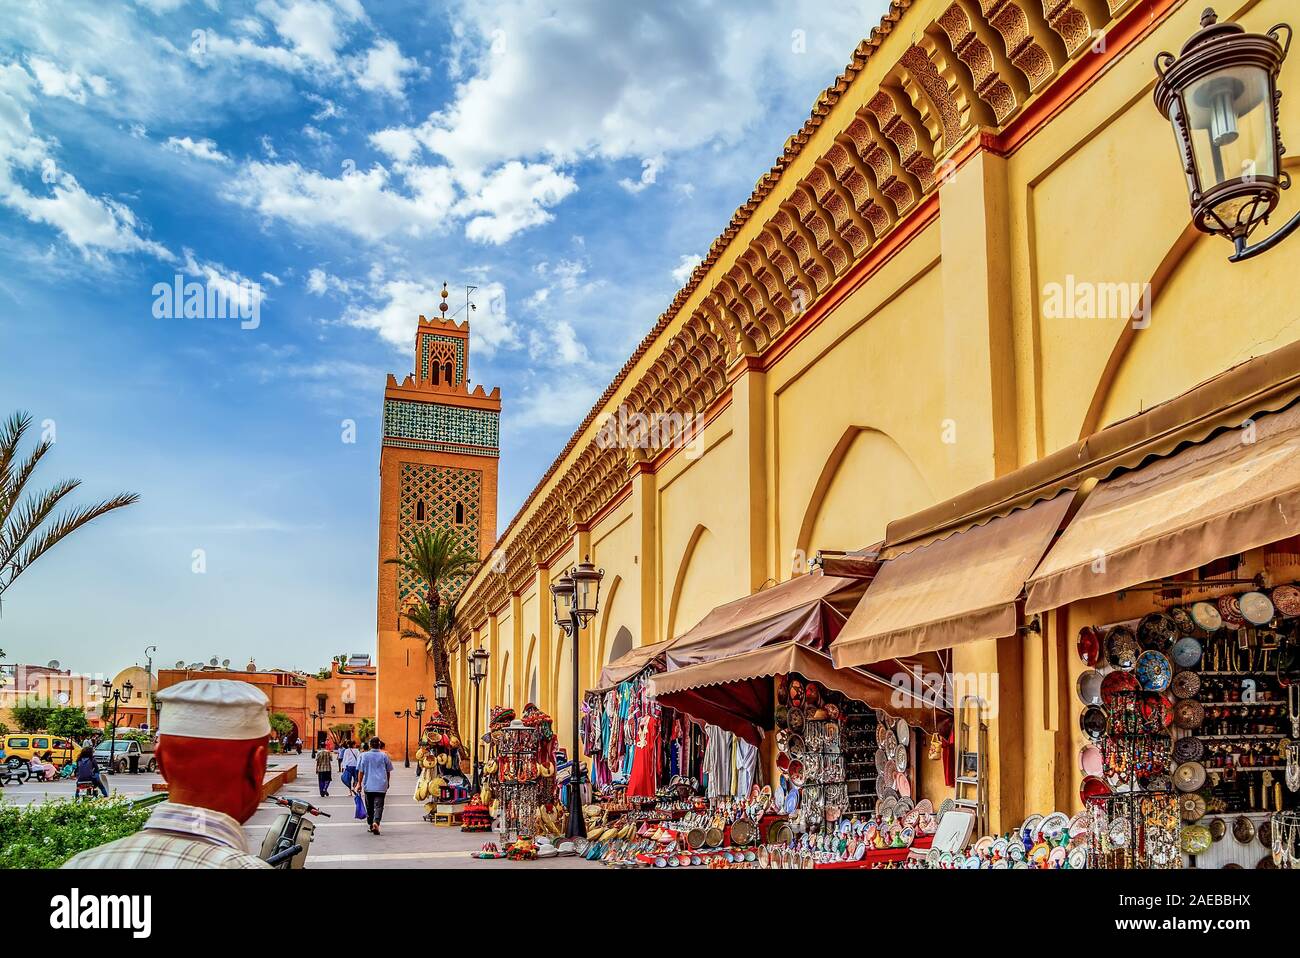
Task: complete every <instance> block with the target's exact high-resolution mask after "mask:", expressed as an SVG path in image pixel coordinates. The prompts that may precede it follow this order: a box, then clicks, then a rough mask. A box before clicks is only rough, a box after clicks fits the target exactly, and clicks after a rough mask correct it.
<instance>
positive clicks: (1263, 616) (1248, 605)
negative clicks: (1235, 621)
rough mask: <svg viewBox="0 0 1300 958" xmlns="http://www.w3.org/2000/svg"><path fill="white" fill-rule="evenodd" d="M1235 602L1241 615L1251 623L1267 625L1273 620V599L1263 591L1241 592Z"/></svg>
mask: <svg viewBox="0 0 1300 958" xmlns="http://www.w3.org/2000/svg"><path fill="white" fill-rule="evenodd" d="M1237 604H1238V605H1239V606H1240V607H1241V617H1242V618H1243V619H1245V620H1246V621H1247V622H1249V623H1250V624H1251V625H1268V623H1269V622H1271V621H1272V620H1273V600H1272V599H1270V598H1269V597H1268V596H1266V595H1265V594H1264V593H1263V592H1243V593H1242V595H1241V598H1240V599H1238V600H1237Z"/></svg>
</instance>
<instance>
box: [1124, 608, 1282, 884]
mask: <svg viewBox="0 0 1300 958" xmlns="http://www.w3.org/2000/svg"><path fill="white" fill-rule="evenodd" d="M1297 616H1300V589H1297V588H1296V587H1295V586H1293V585H1281V586H1278V587H1277V588H1275V589H1273V590H1272V591H1271V593H1270V592H1269V591H1266V590H1260V589H1251V590H1248V591H1244V592H1241V593H1239V594H1233V595H1222V596H1219V597H1218V598H1217V599H1215V600H1214V601H1202V602H1195V603H1192V604H1190V605H1187V606H1174V607H1171V608H1169V609H1167V610H1165V611H1164V612H1163V613H1157V614H1156V615H1155V617H1156V618H1160V619H1163V620H1166V621H1167V622H1168V623H1169V624H1170V627H1171V628H1172V629H1173V631H1174V633H1175V639H1174V642H1173V645H1172V648H1171V650H1170V652H1169V655H1170V658H1171V660H1172V661H1173V664H1174V667H1175V669H1176V671H1175V674H1174V676H1173V680H1172V682H1171V689H1172V691H1173V694H1174V695H1175V697H1176V699H1177V703H1176V706H1175V713H1174V726H1175V740H1174V760H1175V763H1176V768H1175V769H1174V773H1173V781H1174V785H1175V786H1176V788H1177V789H1178V790H1179V792H1180V793H1181V799H1180V813H1181V816H1182V819H1183V823H1184V824H1183V832H1182V843H1181V844H1182V851H1183V853H1184V855H1185V856H1186V862H1187V864H1189V865H1193V866H1195V867H1213V866H1215V865H1223V866H1224V867H1250V866H1254V867H1259V868H1271V867H1274V865H1275V856H1274V855H1273V849H1272V847H1271V832H1272V819H1271V817H1270V816H1272V815H1274V814H1277V813H1281V812H1284V811H1287V810H1289V809H1292V808H1294V807H1295V805H1296V799H1295V797H1294V796H1293V795H1291V794H1289V793H1290V792H1294V791H1295V790H1296V789H1297V788H1300V754H1297V753H1298V752H1300V749H1297V748H1296V747H1295V746H1294V744H1293V743H1294V742H1295V741H1296V740H1297V738H1300V668H1298V667H1297V666H1298V665H1300V663H1297V653H1296V646H1297V624H1298V621H1300V620H1298V619H1297ZM1151 618H1153V617H1152V616H1148V617H1147V619H1151ZM1147 619H1144V620H1143V621H1144V622H1145V621H1147ZM1225 839H1227V841H1225ZM1256 842H1258V843H1259V844H1258V845H1256ZM1221 843H1222V844H1221ZM1260 846H1262V847H1260Z"/></svg>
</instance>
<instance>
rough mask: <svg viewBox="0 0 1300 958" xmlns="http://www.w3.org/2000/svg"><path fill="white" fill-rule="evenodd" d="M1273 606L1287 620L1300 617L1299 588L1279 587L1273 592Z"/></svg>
mask: <svg viewBox="0 0 1300 958" xmlns="http://www.w3.org/2000/svg"><path fill="white" fill-rule="evenodd" d="M1273 605H1274V606H1275V607H1276V608H1277V610H1278V611H1279V612H1281V613H1282V614H1283V615H1284V616H1286V617H1287V618H1288V619H1291V618H1295V617H1296V616H1298V615H1300V588H1297V587H1296V586H1293V585H1280V586H1278V587H1277V588H1276V589H1274V590H1273Z"/></svg>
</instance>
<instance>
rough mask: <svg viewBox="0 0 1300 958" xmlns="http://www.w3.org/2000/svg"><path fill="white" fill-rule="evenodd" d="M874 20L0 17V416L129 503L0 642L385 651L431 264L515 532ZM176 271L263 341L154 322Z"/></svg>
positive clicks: (291, 661) (177, 4)
mask: <svg viewBox="0 0 1300 958" xmlns="http://www.w3.org/2000/svg"><path fill="white" fill-rule="evenodd" d="M884 6H885V4H884V2H883V0H863V2H857V3H844V4H837V5H835V6H834V9H833V10H829V11H828V10H827V9H825V5H823V4H819V3H814V2H811V0H799V2H785V3H778V2H776V0H767V2H733V3H704V2H700V3H654V4H645V5H644V8H637V7H636V6H634V5H632V4H628V3H623V2H617V0H608V2H581V0H573V2H551V3H543V2H537V0H463V2H455V3H449V4H428V3H407V2H396V0H395V2H384V3H378V2H373V0H372V2H368V3H365V4H364V5H363V3H362V0H261V2H252V3H239V2H231V0H220V2H218V0H207V2H205V0H188V2H187V0H147V2H146V0H139V2H136V3H130V2H120V3H119V2H112V3H81V4H77V3H61V2H56V0H44V2H38V0H30V2H23V0H5V2H4V3H3V7H4V14H3V16H0V413H6V414H7V412H8V411H11V410H13V409H24V410H27V411H28V412H30V413H31V414H32V416H33V417H34V419H35V428H36V430H37V431H39V430H41V429H42V428H43V427H44V428H49V429H52V430H53V434H54V438H55V440H56V444H55V447H54V449H53V450H52V451H51V453H50V454H49V455H48V456H47V457H46V459H45V463H44V466H43V470H42V473H41V474H39V478H43V480H44V483H45V484H48V483H50V482H52V481H53V480H55V479H60V478H64V477H68V476H75V477H79V478H81V479H82V480H83V483H84V484H83V486H82V488H81V490H79V493H78V494H79V495H80V497H81V499H82V500H83V501H87V500H91V499H96V498H99V497H103V496H107V495H111V494H113V493H116V492H118V491H122V490H130V491H134V492H138V493H139V494H140V495H141V497H142V500H141V502H140V503H139V504H138V505H135V506H133V507H131V508H130V509H128V510H126V511H123V512H119V513H118V514H116V515H112V516H109V517H107V518H105V519H103V520H100V521H99V522H98V523H97V524H96V525H94V526H91V527H89V528H87V529H85V530H83V531H82V532H80V533H79V534H77V535H76V536H74V537H73V538H71V539H69V540H67V541H66V542H65V543H63V544H61V545H60V546H58V547H56V549H55V550H53V551H52V552H51V553H49V554H48V555H47V556H46V557H44V558H43V559H42V560H41V561H40V562H39V563H37V564H36V565H35V566H33V567H32V569H31V570H30V571H28V572H26V573H24V575H23V576H22V577H21V578H20V579H19V580H18V581H17V583H16V584H15V585H14V586H13V587H12V588H11V589H10V590H9V592H8V593H7V596H6V600H5V605H4V609H3V613H2V615H0V648H3V649H5V650H6V652H7V653H8V658H9V661H22V662H40V663H43V662H45V661H47V660H49V659H59V660H60V661H61V662H62V663H63V664H64V666H65V667H71V668H74V669H77V670H80V671H89V672H96V671H113V670H116V669H117V668H119V667H121V666H123V665H126V664H130V663H131V662H134V661H137V660H142V652H143V649H144V648H145V647H146V646H148V645H157V646H158V649H159V651H158V655H157V661H158V662H159V663H161V664H162V665H164V666H169V665H171V664H172V663H174V662H176V661H178V660H185V661H195V660H198V659H207V658H209V657H211V656H217V657H219V658H231V659H232V660H235V661H237V662H241V663H242V662H243V661H245V660H246V659H248V658H249V657H252V658H255V659H256V661H257V662H258V664H259V665H260V666H263V667H269V666H281V667H288V668H307V667H316V666H318V665H320V664H323V663H324V662H325V661H326V660H327V659H328V658H329V657H330V656H332V655H334V654H336V653H338V652H345V651H354V650H356V651H366V650H370V649H372V648H373V644H374V618H375V582H376V571H375V562H376V554H377V549H378V545H377V539H376V537H377V523H378V505H377V489H378V455H379V434H378V432H379V425H380V423H379V414H380V407H381V398H382V389H383V384H384V376H385V374H386V373H388V372H393V373H396V374H398V375H399V377H400V376H401V375H404V374H405V373H407V372H409V371H410V369H411V356H410V352H411V346H412V340H413V336H414V328H415V322H416V316H417V314H418V313H419V312H425V313H426V314H430V315H431V314H433V313H435V312H436V306H437V291H438V289H440V287H441V285H442V282H443V281H444V280H445V281H447V282H448V283H449V285H450V287H451V289H452V291H453V292H452V296H451V300H450V301H451V303H452V306H453V309H460V308H462V307H463V304H464V286H465V285H467V284H472V285H475V286H477V287H478V292H477V293H476V294H475V297H474V299H475V303H476V305H477V309H476V311H475V312H474V313H473V314H472V317H471V319H472V327H473V333H472V336H473V339H472V344H471V366H470V378H471V380H472V381H473V382H476V383H482V384H483V385H485V386H486V387H487V388H489V389H490V388H491V387H492V386H500V387H501V390H502V396H503V401H504V409H503V415H502V459H501V490H500V503H499V512H500V515H501V516H502V520H501V525H502V527H503V528H504V524H505V522H506V521H508V519H509V517H510V516H511V515H513V514H514V512H515V511H516V510H517V508H518V507H519V506H520V504H521V503H522V501H523V499H524V497H525V496H526V495H527V494H528V492H529V491H530V490H531V489H532V487H533V485H534V483H535V482H536V479H537V477H538V476H539V475H540V474H541V472H542V471H543V470H544V469H545V468H546V467H547V465H548V464H549V463H550V461H551V460H552V458H553V457H554V456H555V454H556V453H557V452H558V451H559V450H560V448H561V447H562V446H563V444H564V442H565V441H566V439H567V438H568V436H569V434H570V432H571V431H572V429H573V428H574V426H575V425H576V424H577V423H578V422H579V421H580V420H581V419H582V417H583V416H584V415H585V414H586V412H587V410H588V408H589V407H590V404H591V402H592V401H593V400H594V399H595V397H596V396H597V395H598V394H599V392H600V391H601V390H602V389H603V388H604V385H605V384H606V383H607V382H608V380H609V378H610V377H611V376H612V375H613V374H614V373H615V372H616V371H617V369H618V367H619V366H620V365H621V364H622V363H623V361H624V360H625V359H626V358H627V356H628V354H629V353H630V351H631V350H632V348H633V347H634V346H635V344H636V342H637V341H638V340H639V339H640V338H641V336H642V335H644V332H645V331H646V329H647V328H649V326H650V325H651V324H653V322H654V321H655V319H656V318H657V316H658V315H659V313H660V312H661V311H662V310H663V309H664V307H665V306H666V304H667V303H668V301H669V300H670V299H671V298H672V295H673V294H674V292H675V291H676V290H677V289H678V288H679V286H680V285H681V284H682V282H683V281H684V280H685V279H686V276H687V275H688V272H689V268H690V266H691V265H692V264H693V262H694V261H695V259H696V258H698V257H699V255H701V254H702V253H703V252H704V251H705V250H706V249H707V248H708V245H709V243H710V242H711V241H712V240H713V238H714V237H715V236H716V235H717V233H718V232H719V231H720V230H721V228H722V227H723V226H724V225H725V224H726V222H727V220H728V218H729V217H730V216H731V214H732V212H733V211H734V209H735V207H736V206H737V205H739V204H740V203H741V202H743V201H744V200H745V199H746V198H747V197H748V195H749V193H750V191H751V190H752V188H753V184H754V182H755V181H756V179H757V178H758V176H759V175H760V174H761V173H762V172H763V171H765V170H766V169H767V168H768V167H769V166H770V164H771V162H772V160H773V159H774V157H775V156H776V155H777V153H778V152H779V151H780V148H781V146H782V144H783V143H784V141H785V138H786V137H787V136H788V135H789V134H790V133H792V132H794V131H795V129H797V127H798V126H799V125H800V124H801V123H802V122H803V120H804V119H805V118H806V116H807V114H808V111H809V109H810V107H811V105H812V103H813V100H814V99H815V97H816V96H817V94H818V92H820V90H821V89H822V88H823V87H825V86H826V85H827V84H828V83H830V82H831V81H832V80H833V78H834V77H835V75H836V74H837V73H838V72H839V71H840V70H841V69H842V68H843V66H844V64H845V62H847V60H848V58H849V55H850V54H851V52H852V50H853V48H854V46H855V45H856V43H857V42H858V40H859V39H860V38H861V37H862V36H865V35H866V34H867V33H868V32H869V31H870V29H871V28H872V26H874V25H875V23H877V22H878V19H879V16H880V13H881V11H882V10H883V8H884ZM177 274H180V275H182V276H183V277H184V279H185V280H187V281H200V282H206V283H210V284H212V285H214V286H215V285H222V284H224V286H225V287H226V288H238V286H239V284H240V283H245V284H247V283H257V284H259V290H258V291H257V292H255V293H249V294H248V295H249V296H250V297H253V298H255V300H256V302H255V303H253V301H252V300H249V301H248V303H249V306H250V307H251V306H253V305H255V306H256V325H255V327H253V323H252V322H251V321H245V322H243V323H241V322H240V320H239V319H237V318H231V319H197V318H190V319H186V318H173V319H167V318H157V317H156V316H155V315H154V312H155V310H154V303H155V296H154V292H153V291H154V286H155V284H159V283H164V284H170V283H172V282H173V278H174V276H176V275H177ZM245 288H246V289H247V288H249V287H247V286H245ZM244 327H252V328H244ZM347 420H350V421H353V422H355V424H356V433H355V442H351V443H349V442H345V441H344V425H343V424H344V422H345V421H347ZM195 550H202V555H203V558H204V560H205V562H206V571H204V572H202V573H201V574H200V573H196V572H195V571H194V563H195V559H194V556H195Z"/></svg>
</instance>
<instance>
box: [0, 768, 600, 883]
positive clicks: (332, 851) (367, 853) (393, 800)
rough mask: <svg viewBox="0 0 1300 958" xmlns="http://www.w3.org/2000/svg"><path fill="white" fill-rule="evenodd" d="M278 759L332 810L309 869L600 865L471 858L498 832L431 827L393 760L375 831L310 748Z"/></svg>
mask: <svg viewBox="0 0 1300 958" xmlns="http://www.w3.org/2000/svg"><path fill="white" fill-rule="evenodd" d="M272 762H273V764H280V765H283V764H284V763H286V762H288V763H292V764H296V765H297V766H298V778H297V780H296V781H294V782H290V783H289V784H288V785H286V786H284V787H283V788H281V789H280V791H279V792H278V793H277V794H278V795H279V797H281V798H304V799H306V800H307V801H309V802H311V803H312V804H313V805H316V806H317V807H318V808H321V809H323V810H324V811H326V812H328V813H329V814H330V816H331V817H330V818H323V817H321V818H317V819H315V822H316V835H315V839H314V840H313V842H312V846H311V851H310V853H309V855H308V858H307V867H308V868H481V869H487V868H515V869H536V868H601V867H603V866H601V865H599V864H595V863H592V862H587V861H583V860H581V859H578V858H573V857H569V858H551V859H541V860H538V861H533V862H509V861H506V860H504V859H498V860H493V861H482V860H478V859H473V858H470V857H469V853H470V852H471V851H474V850H476V849H478V847H479V846H480V845H482V844H483V842H484V841H487V840H489V839H492V840H496V836H495V835H490V834H487V835H485V834H482V833H467V832H462V831H461V830H460V829H459V828H447V827H444V826H434V825H431V824H430V823H429V822H426V821H424V819H423V818H422V817H421V816H423V815H424V805H423V804H422V803H420V802H416V801H415V800H414V799H412V798H411V795H412V793H413V792H414V791H415V776H416V769H415V767H414V763H412V767H411V768H409V769H408V768H403V767H402V763H401V760H400V759H398V760H396V761H395V762H394V765H395V768H394V775H393V785H392V788H391V789H390V790H389V792H388V800H387V802H386V804H385V806H384V821H383V834H381V835H371V834H370V832H368V831H367V830H366V823H365V820H364V819H362V820H357V819H355V818H353V812H354V806H353V802H352V797H351V796H350V795H349V794H348V791H347V789H346V788H344V787H343V785H342V783H341V782H339V780H338V774H337V772H336V773H335V776H334V782H333V783H332V785H331V788H330V797H329V798H328V799H321V798H320V797H319V793H318V790H317V787H316V763H315V760H314V759H313V758H312V757H311V753H310V752H306V751H304V752H303V754H302V755H289V756H282V755H276V756H272ZM106 781H107V783H108V787H109V790H110V791H111V792H114V793H118V794H122V795H126V796H128V797H132V798H135V797H142V796H146V795H149V794H151V792H152V788H153V784H154V783H155V782H160V781H162V779H161V777H160V776H159V775H157V774H150V773H144V772H141V773H140V774H138V775H110V776H107V778H106ZM73 791H74V785H73V783H72V782H70V781H58V782H52V783H48V784H31V783H28V784H26V785H18V786H11V787H8V788H4V789H2V790H0V796H3V800H4V801H5V802H8V803H14V804H22V805H25V804H27V803H29V802H34V801H48V800H51V799H55V798H69V797H71V795H72V794H73ZM280 811H281V808H280V806H278V805H274V804H272V803H270V802H266V803H264V804H263V806H262V808H260V809H259V810H258V811H257V813H256V814H255V815H254V816H253V817H252V818H251V819H249V821H248V823H247V824H246V825H245V826H244V830H245V832H247V833H248V840H249V845H250V846H251V847H252V848H254V849H256V848H259V847H260V846H261V843H262V839H263V837H264V836H265V835H266V831H267V829H268V828H269V827H270V824H271V822H272V820H274V818H275V817H276V815H277V814H278V813H279V812H280Z"/></svg>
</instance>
